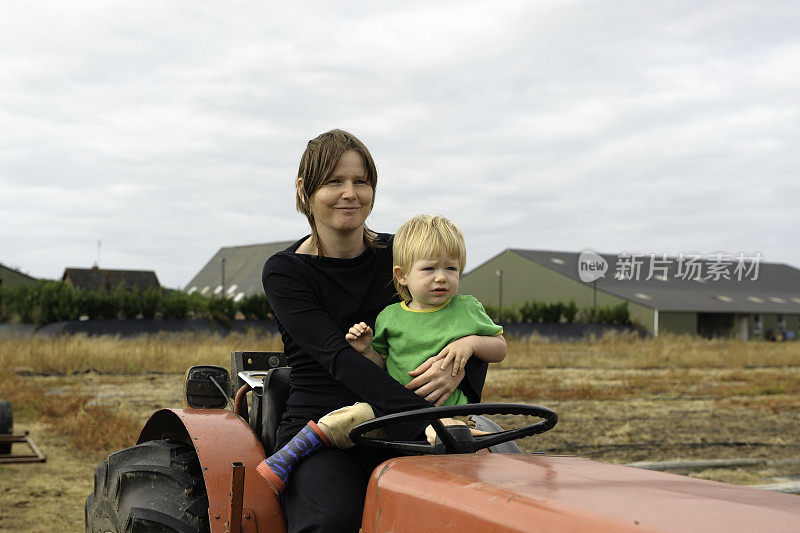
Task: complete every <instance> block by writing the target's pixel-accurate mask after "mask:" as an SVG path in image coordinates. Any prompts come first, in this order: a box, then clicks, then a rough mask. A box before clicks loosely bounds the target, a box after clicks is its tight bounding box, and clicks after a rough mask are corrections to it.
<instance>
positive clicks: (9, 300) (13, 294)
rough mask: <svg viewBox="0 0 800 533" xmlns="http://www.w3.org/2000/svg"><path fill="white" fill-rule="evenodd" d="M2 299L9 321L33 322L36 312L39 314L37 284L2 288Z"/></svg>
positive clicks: (0, 288)
mask: <svg viewBox="0 0 800 533" xmlns="http://www.w3.org/2000/svg"><path fill="white" fill-rule="evenodd" d="M0 290H2V292H3V296H2V301H3V304H2V305H3V308H4V309H5V311H4V314H5V316H6V320H8V321H9V322H28V323H30V322H33V319H34V314H38V311H37V309H36V308H37V305H38V299H39V298H38V297H39V291H38V289H37V287H35V286H28V285H17V286H15V287H9V288H2V287H0Z"/></svg>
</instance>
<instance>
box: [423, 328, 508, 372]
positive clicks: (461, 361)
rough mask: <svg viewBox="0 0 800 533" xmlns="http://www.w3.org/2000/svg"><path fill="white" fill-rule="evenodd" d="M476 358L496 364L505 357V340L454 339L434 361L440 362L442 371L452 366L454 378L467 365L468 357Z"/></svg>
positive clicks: (479, 336)
mask: <svg viewBox="0 0 800 533" xmlns="http://www.w3.org/2000/svg"><path fill="white" fill-rule="evenodd" d="M473 356H474V357H477V358H478V359H480V360H481V361H486V362H487V363H497V362H500V361H502V360H503V359H505V357H506V340H505V338H503V336H502V335H496V336H493V337H489V336H485V335H467V336H466V337H461V338H460V339H456V340H454V341H453V342H451V343H450V344H448V345H447V346H445V347H444V348H443V349H442V351H441V352H439V353H438V354H437V355H436V356H435V357H434V359H436V360H441V361H442V363H441V368H442V370H444V369H445V368H447V367H448V366H450V364H451V363H452V364H453V375H454V376H455V375H456V374H458V373H459V372H460V371H461V370H463V369H464V367H465V366H466V365H467V361H468V360H469V358H470V357H473Z"/></svg>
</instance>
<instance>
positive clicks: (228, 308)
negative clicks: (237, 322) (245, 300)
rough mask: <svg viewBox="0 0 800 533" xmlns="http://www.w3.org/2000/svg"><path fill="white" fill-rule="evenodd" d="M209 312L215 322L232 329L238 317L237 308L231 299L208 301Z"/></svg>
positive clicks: (212, 299)
mask: <svg viewBox="0 0 800 533" xmlns="http://www.w3.org/2000/svg"><path fill="white" fill-rule="evenodd" d="M208 312H209V314H210V315H211V318H212V319H213V320H216V321H217V322H219V323H221V324H225V325H226V326H229V327H230V325H231V323H232V322H233V317H234V316H235V315H236V306H235V304H234V303H233V300H231V299H230V298H216V297H214V298H211V299H210V300H209V301H208Z"/></svg>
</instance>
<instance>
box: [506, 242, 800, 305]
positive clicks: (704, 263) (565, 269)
mask: <svg viewBox="0 0 800 533" xmlns="http://www.w3.org/2000/svg"><path fill="white" fill-rule="evenodd" d="M507 251H509V252H512V253H515V254H517V255H519V256H521V257H524V258H526V259H529V260H531V261H533V262H535V263H537V264H539V265H542V266H544V267H546V268H549V269H551V270H555V271H556V272H559V273H560V274H563V275H564V276H567V277H568V278H571V279H573V280H576V281H578V282H581V279H580V276H579V272H578V259H579V257H580V255H581V254H580V253H578V252H556V251H547V250H523V249H517V248H514V249H508V250H507ZM598 255H600V256H601V257H602V258H603V259H604V260H605V261H606V262H607V264H608V270H607V271H606V273H605V277H602V278H599V279H597V281H596V287H597V290H599V291H603V292H605V293H608V294H611V295H614V296H617V297H620V298H623V299H625V300H629V301H631V302H635V303H637V304H640V305H642V306H644V307H649V308H653V309H659V310H663V311H690V312H709V313H724V312H728V313H776V314H798V313H800V270H798V269H796V268H794V267H792V266H789V265H785V264H781V263H765V262H761V261H754V260H753V259H752V258H747V257H745V262H744V266H745V268H748V267H749V268H750V269H751V270H750V271H749V273H748V272H747V271H746V270H743V271H741V272H738V273H737V272H736V270H735V269H736V266H737V264H738V261H737V259H736V258H733V259H732V261H731V262H730V263H727V264H725V263H722V262H720V261H719V260H717V259H716V258H710V259H709V258H707V259H701V260H697V261H695V263H696V264H697V265H699V266H698V267H695V268H697V271H695V272H693V273H692V275H686V274H687V273H688V272H689V268H688V266H687V262H686V260H687V259H688V257H685V258H683V262H681V261H680V258H678V257H667V258H663V257H660V256H656V257H655V262H653V258H652V257H651V256H650V255H639V256H626V255H624V254H603V253H601V254H598ZM626 259H627V261H628V262H627V264H633V263H634V262H638V261H641V264H640V266H639V275H638V277H637V276H635V275H634V276H630V275H629V276H626V275H625V274H631V272H632V271H633V269H630V268H625V263H623V262H621V260H622V261H625V260H626ZM664 259H666V261H664ZM723 259H725V258H723ZM620 265H622V267H621V266H620ZM715 265H717V266H716V267H715ZM720 265H721V266H720ZM651 266H652V267H653V271H652V272H651ZM756 267H757V272H756ZM715 271H716V272H717V273H719V272H721V271H725V272H726V273H727V276H728V278H730V279H725V277H723V276H722V275H721V274H717V273H714V272H715ZM648 277H649V278H650V279H647V278H648ZM737 277H741V280H739V279H737ZM717 278H718V279H717ZM581 283H583V282H581ZM586 284H587V285H589V286H591V285H592V282H586Z"/></svg>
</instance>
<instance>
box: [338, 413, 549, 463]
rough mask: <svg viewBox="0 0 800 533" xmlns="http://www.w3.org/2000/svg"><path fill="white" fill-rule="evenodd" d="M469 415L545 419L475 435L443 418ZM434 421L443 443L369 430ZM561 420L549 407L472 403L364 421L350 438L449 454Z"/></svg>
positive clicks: (398, 448) (408, 451)
mask: <svg viewBox="0 0 800 533" xmlns="http://www.w3.org/2000/svg"><path fill="white" fill-rule="evenodd" d="M465 415H527V416H536V417H539V418H543V419H544V420H540V421H539V422H536V423H535V424H530V425H527V426H524V427H521V428H516V429H508V430H505V431H500V432H497V433H490V434H489V435H478V436H475V437H473V436H472V434H471V433H470V432H469V431H468V429H469V428H467V427H466V426H460V425H459V426H448V427H449V428H450V429H448V428H446V427H445V426H444V424H442V423H441V422H440V421H439V419H440V418H450V417H453V416H465ZM423 420H425V421H430V422H431V424H432V425H433V428H434V430H436V435H437V436H438V437H439V439H440V440H441V441H442V444H436V445H434V446H431V445H430V444H428V443H427V442H425V443H421V442H418V441H405V440H389V439H378V438H374V437H367V436H366V435H365V433H368V432H370V431H374V430H376V429H380V428H383V427H385V426H388V425H392V424H402V423H406V422H418V421H423ZM557 422H558V415H557V414H556V412H555V411H553V410H551V409H548V408H547V407H541V406H538V405H528V404H518V403H469V404H464V405H450V406H446V407H425V408H422V409H417V410H415V411H404V412H402V413H394V414H390V415H386V416H381V417H378V418H373V419H372V420H368V421H366V422H363V423H361V424H359V425H357V426H356V427H354V428H353V429H352V430H350V440H352V441H353V442H355V443H356V444H360V445H363V446H369V447H371V448H378V449H382V450H391V451H394V452H400V453H406V454H420V453H424V454H437V455H438V454H446V453H447V454H449V453H475V452H476V451H478V450H481V449H483V448H488V447H489V446H494V445H496V444H500V443H503V442H508V441H510V440H513V439H519V438H522V437H528V436H530V435H536V434H538V433H544V432H545V431H547V430H549V429H552V428H553V426H555V425H556V423H557Z"/></svg>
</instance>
